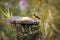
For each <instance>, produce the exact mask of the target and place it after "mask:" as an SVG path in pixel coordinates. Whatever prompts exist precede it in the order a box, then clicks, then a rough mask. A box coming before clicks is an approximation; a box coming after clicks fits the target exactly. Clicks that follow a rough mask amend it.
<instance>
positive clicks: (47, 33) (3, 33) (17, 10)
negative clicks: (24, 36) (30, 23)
mask: <svg viewBox="0 0 60 40" xmlns="http://www.w3.org/2000/svg"><path fill="white" fill-rule="evenodd" d="M1 10H2V11H3V12H4V13H5V14H6V15H7V16H6V15H5V14H4V13H3V12H2V11H1ZM8 13H9V14H11V15H9V14H8ZM34 13H35V14H37V15H38V16H39V17H40V21H41V22H40V24H39V26H40V28H39V30H40V31H41V33H42V36H41V40H60V0H0V40H14V37H15V34H14V31H13V28H12V27H11V26H10V25H9V23H8V22H7V21H6V19H7V18H9V17H10V16H28V17H31V18H34V17H33V14H34ZM46 38H47V39H46Z"/></svg>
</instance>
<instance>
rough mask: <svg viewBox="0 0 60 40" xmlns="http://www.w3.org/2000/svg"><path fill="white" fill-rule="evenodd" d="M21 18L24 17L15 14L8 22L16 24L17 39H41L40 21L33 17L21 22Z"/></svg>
mask: <svg viewBox="0 0 60 40" xmlns="http://www.w3.org/2000/svg"><path fill="white" fill-rule="evenodd" d="M21 18H23V17H19V16H13V17H10V18H8V22H10V23H11V24H13V25H14V26H15V29H16V31H15V32H16V40H39V37H38V35H39V34H38V31H37V30H38V24H39V23H40V21H39V20H34V19H32V18H31V21H28V20H27V21H23V22H21V21H20V20H21Z"/></svg>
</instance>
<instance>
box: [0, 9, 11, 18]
mask: <svg viewBox="0 0 60 40" xmlns="http://www.w3.org/2000/svg"><path fill="white" fill-rule="evenodd" d="M0 11H1V14H2V15H3V16H5V17H7V18H9V17H10V16H12V13H10V12H9V9H8V11H7V12H4V11H3V10H2V9H0Z"/></svg>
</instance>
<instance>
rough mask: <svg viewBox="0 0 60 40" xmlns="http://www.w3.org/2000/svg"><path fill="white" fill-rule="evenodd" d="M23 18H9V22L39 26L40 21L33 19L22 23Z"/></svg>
mask: <svg viewBox="0 0 60 40" xmlns="http://www.w3.org/2000/svg"><path fill="white" fill-rule="evenodd" d="M22 18H23V17H20V16H12V17H10V18H8V20H7V21H8V22H10V23H19V24H39V22H40V21H39V20H34V19H32V18H31V21H29V20H27V21H23V22H22V21H20V20H21V19H22Z"/></svg>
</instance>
